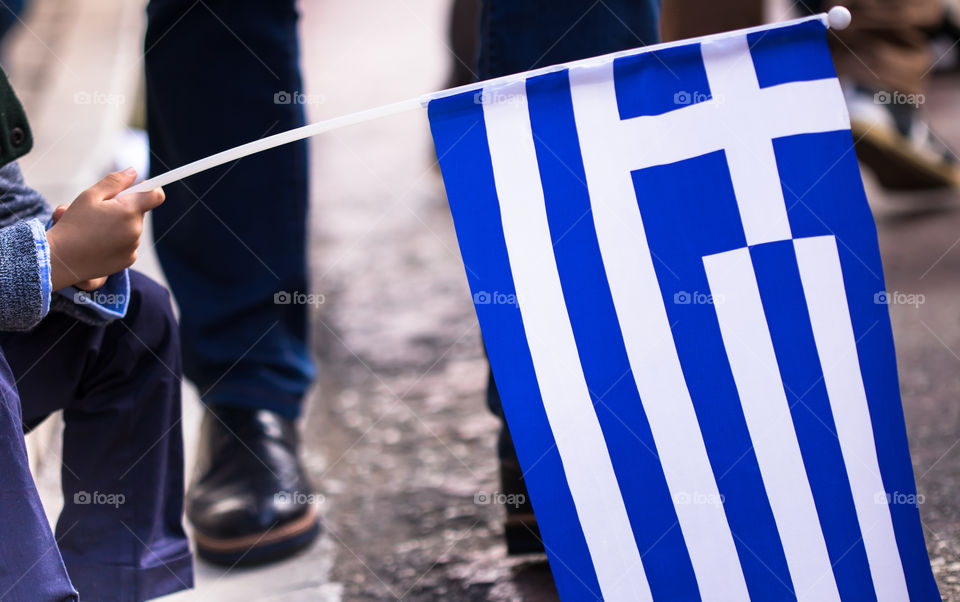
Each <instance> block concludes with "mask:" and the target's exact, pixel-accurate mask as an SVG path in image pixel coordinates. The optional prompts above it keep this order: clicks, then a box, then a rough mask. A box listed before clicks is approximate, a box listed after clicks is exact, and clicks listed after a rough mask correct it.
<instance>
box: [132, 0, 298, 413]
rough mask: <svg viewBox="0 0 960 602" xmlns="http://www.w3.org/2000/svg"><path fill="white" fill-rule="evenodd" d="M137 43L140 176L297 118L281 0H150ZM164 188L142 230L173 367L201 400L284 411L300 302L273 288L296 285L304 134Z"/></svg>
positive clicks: (294, 70)
mask: <svg viewBox="0 0 960 602" xmlns="http://www.w3.org/2000/svg"><path fill="white" fill-rule="evenodd" d="M144 48H145V62H146V75H147V80H146V81H147V124H148V130H149V135H150V148H151V167H150V171H151V173H153V174H157V173H160V172H163V171H166V170H168V169H172V168H174V167H178V166H180V165H183V164H185V163H189V162H190V161H194V160H196V159H199V158H201V157H204V156H206V155H209V154H212V153H215V152H218V151H221V150H224V149H227V148H230V147H232V146H235V145H238V144H242V143H244V142H249V141H251V140H254V139H256V138H262V137H264V136H267V135H269V134H275V133H277V132H280V131H283V130H287V129H290V128H294V127H297V126H300V125H303V123H304V112H303V105H302V104H299V102H298V101H299V99H300V98H302V96H301V94H300V93H301V91H302V86H301V81H300V70H299V50H298V45H297V12H296V8H295V1H294V0H271V1H269V2H264V1H263V0H208V1H207V2H201V3H196V2H194V1H193V0H151V1H150V3H149V4H148V6H147V34H146V41H145V44H144ZM165 191H166V194H167V200H166V202H165V203H164V204H163V205H161V206H160V207H158V208H157V209H155V210H154V211H153V212H152V214H153V226H154V236H155V239H156V241H157V251H158V254H159V257H160V263H161V264H162V266H163V270H164V272H165V274H166V276H167V279H168V280H169V282H170V287H171V290H172V291H173V294H174V296H175V297H176V299H177V303H178V304H179V306H180V319H181V335H182V341H183V362H184V371H185V373H186V375H187V377H188V378H190V379H191V380H192V381H193V382H194V383H195V384H196V385H197V388H198V389H199V390H200V394H201V396H202V397H203V400H204V402H206V403H207V404H211V405H214V404H231V405H244V406H248V407H256V408H264V409H269V410H274V411H276V412H279V413H281V414H283V415H284V416H287V417H289V418H294V417H296V416H297V415H298V414H299V411H300V403H301V400H302V398H303V396H304V393H305V392H306V390H307V388H308V387H309V386H310V383H311V382H312V381H313V378H314V366H313V364H312V362H311V358H310V354H309V348H308V343H307V331H308V326H307V312H306V307H305V306H304V305H296V304H283V303H276V302H275V295H277V294H278V293H282V292H286V293H293V292H301V293H304V292H306V291H307V263H306V236H307V143H306V142H305V141H301V142H297V143H293V144H287V145H285V146H282V147H280V148H276V149H273V150H270V151H266V152H263V153H260V154H257V155H254V156H251V157H247V158H245V159H241V160H240V161H239V162H235V163H231V164H228V165H224V166H221V167H218V168H216V169H212V170H210V171H207V172H204V173H202V174H198V175H196V176H193V177H191V178H187V179H186V180H183V181H182V182H178V183H175V184H171V185H170V186H167V187H165ZM279 298H280V299H281V300H282V299H284V296H283V295H281V296H280V297H279Z"/></svg>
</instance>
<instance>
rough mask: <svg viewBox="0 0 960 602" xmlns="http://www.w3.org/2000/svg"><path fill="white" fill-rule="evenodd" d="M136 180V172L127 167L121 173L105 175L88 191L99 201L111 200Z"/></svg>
mask: <svg viewBox="0 0 960 602" xmlns="http://www.w3.org/2000/svg"><path fill="white" fill-rule="evenodd" d="M136 179H137V170H135V169H134V168H132V167H128V168H126V169H124V170H123V171H115V172H113V173H110V174H107V175H106V177H104V178H103V179H102V180H100V181H99V182H97V183H96V184H94V185H93V186H91V187H90V189H89V191H90V192H93V193H94V195H95V196H96V197H98V198H99V199H100V200H104V199H112V198H113V197H115V196H117V195H118V194H120V193H121V192H123V191H124V190H125V189H127V188H129V187H130V185H131V184H133V181H134V180H136Z"/></svg>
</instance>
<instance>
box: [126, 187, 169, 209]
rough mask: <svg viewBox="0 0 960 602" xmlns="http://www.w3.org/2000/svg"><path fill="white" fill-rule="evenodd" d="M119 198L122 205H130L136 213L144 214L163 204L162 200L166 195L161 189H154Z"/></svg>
mask: <svg viewBox="0 0 960 602" xmlns="http://www.w3.org/2000/svg"><path fill="white" fill-rule="evenodd" d="M121 198H122V200H123V202H124V203H131V204H133V205H134V206H135V207H136V208H137V210H138V211H140V212H141V213H146V212H147V211H150V210H151V209H154V208H155V207H159V206H160V204H161V203H163V200H164V198H166V195H165V194H164V192H163V188H154V189H153V190H150V191H147V192H137V193H134V194H125V195H122V197H121Z"/></svg>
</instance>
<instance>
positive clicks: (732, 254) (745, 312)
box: [703, 248, 840, 602]
mask: <svg viewBox="0 0 960 602" xmlns="http://www.w3.org/2000/svg"><path fill="white" fill-rule="evenodd" d="M703 265H704V267H705V268H706V271H707V280H708V281H709V283H710V293H711V295H712V297H713V304H714V309H715V310H716V312H717V319H718V321H719V322H720V332H721V333H722V335H723V344H724V348H725V349H726V352H727V358H728V359H729V361H730V369H731V370H732V371H733V378H734V380H735V381H736V384H737V392H738V393H739V394H740V404H741V406H742V407H743V415H744V417H745V418H746V421H747V428H748V429H749V430H750V439H751V440H752V441H753V448H754V451H755V452H756V455H757V462H758V464H759V465H760V474H761V475H762V477H763V484H764V488H765V489H766V492H767V497H768V498H769V500H770V508H771V509H772V510H773V517H774V520H775V521H776V523H777V531H778V532H779V533H780V540H781V542H782V543H783V552H784V554H785V556H786V559H787V566H788V567H789V568H790V577H791V578H792V580H793V588H794V591H795V592H796V594H797V600H798V601H800V602H805V601H809V602H828V601H830V600H839V599H840V593H839V591H838V590H837V583H836V580H835V578H834V575H833V568H832V567H831V565H830V556H829V554H828V553H827V544H826V542H825V541H824V538H823V530H822V529H821V527H820V519H819V516H818V515H817V508H816V505H815V504H814V501H813V492H812V491H811V490H810V482H809V480H808V479H807V472H806V469H805V468H804V466H803V457H802V456H801V454H800V443H799V441H797V434H796V430H795V429H794V426H793V419H792V417H791V415H790V405H789V402H788V401H787V396H786V393H785V392H784V388H783V381H782V379H781V377H780V367H779V365H778V364H777V356H776V354H775V353H774V350H773V340H772V339H771V338H770V330H769V326H768V325H767V319H766V316H765V315H764V312H763V304H762V302H761V300H760V289H759V287H758V285H757V279H756V275H755V273H754V271H753V262H752V261H751V259H750V250H749V249H746V248H743V249H736V250H734V251H728V252H725V253H718V254H716V255H710V256H707V257H704V258H703Z"/></svg>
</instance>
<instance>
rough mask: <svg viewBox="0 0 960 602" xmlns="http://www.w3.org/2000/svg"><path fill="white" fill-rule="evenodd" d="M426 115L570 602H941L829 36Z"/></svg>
mask: <svg viewBox="0 0 960 602" xmlns="http://www.w3.org/2000/svg"><path fill="white" fill-rule="evenodd" d="M524 75H525V76H524V77H521V78H516V77H513V78H503V79H501V80H494V81H493V82H492V83H490V84H489V85H486V86H484V87H483V88H482V90H477V91H474V90H468V91H466V92H463V93H458V94H455V95H451V96H446V97H442V98H437V99H434V100H433V101H431V102H430V105H429V115H430V124H431V127H432V130H433V136H434V141H435V143H436V148H437V154H438V156H439V158H440V165H441V168H442V171H443V177H444V182H445V185H446V189H447V194H448V196H449V200H450V206H451V209H452V211H453V217H454V222H455V224H456V230H457V236H458V238H459V242H460V248H461V251H462V255H463V261H464V264H465V268H466V273H467V278H468V280H469V282H470V287H471V290H472V292H473V295H474V301H475V303H476V310H477V314H478V316H479V319H480V325H481V329H482V332H483V338H484V342H485V344H486V348H487V350H488V352H489V355H490V360H491V363H492V365H493V371H494V376H495V378H496V381H497V385H498V386H499V389H500V392H501V395H502V398H503V404H504V410H505V413H506V417H507V420H508V423H509V425H510V430H511V433H512V434H513V437H514V440H515V444H516V447H517V451H518V455H519V457H520V461H521V465H522V467H523V468H524V471H525V474H526V481H527V484H528V486H529V489H530V493H531V499H532V502H533V505H534V509H535V511H536V515H537V519H538V523H539V525H540V529H541V532H542V534H543V540H544V543H545V545H546V548H547V553H548V556H549V559H550V565H551V568H552V571H553V574H554V578H555V580H556V583H557V586H558V589H559V591H560V593H561V596H562V597H564V598H565V599H570V600H579V599H596V598H600V597H602V598H604V599H607V600H631V601H633V600H650V599H652V600H684V601H685V600H698V599H703V600H747V599H751V600H762V601H767V600H810V601H816V602H827V601H830V600H881V601H886V600H897V601H901V600H908V599H909V600H939V599H940V598H939V594H938V593H937V588H936V585H935V583H934V580H933V575H932V572H931V568H930V564H929V560H928V557H927V552H926V548H925V545H924V539H923V533H922V530H921V526H920V519H919V513H918V509H917V504H916V488H915V485H914V479H913V471H912V468H911V464H910V456H909V451H908V448H907V439H906V432H905V428H904V421H903V412H902V409H901V402H900V397H899V389H898V382H897V371H896V364H895V358H894V349H893V339H892V334H891V329H890V321H889V317H888V312H887V307H886V305H885V304H884V303H883V302H882V301H883V298H882V291H883V289H884V283H883V276H882V268H881V264H880V256H879V253H878V248H877V240H876V230H875V226H874V223H873V219H872V216H871V214H870V210H869V207H868V205H867V201H866V197H865V195H864V190H863V187H862V183H861V180H860V174H859V170H858V166H857V159H856V156H855V154H854V152H853V140H852V139H851V135H850V129H849V128H850V125H849V120H848V116H847V112H846V108H845V106H844V101H843V96H842V94H841V91H840V86H839V83H838V81H837V79H836V73H835V71H834V68H833V63H832V60H831V57H830V54H829V51H828V49H827V40H826V25H825V21H824V18H823V17H822V16H818V17H814V18H810V19H803V20H799V21H794V22H791V23H786V24H783V25H780V26H772V27H766V28H759V29H756V30H748V31H745V32H734V33H731V34H722V35H718V36H711V37H708V38H703V39H702V40H701V41H699V42H681V43H677V44H671V45H662V46H658V47H651V48H649V49H638V50H633V51H629V52H625V53H619V54H615V55H610V56H606V57H599V58H596V59H589V60H586V61H579V62H576V63H570V64H568V65H563V66H560V67H554V68H547V69H543V70H539V71H535V72H530V73H527V74H524Z"/></svg>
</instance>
